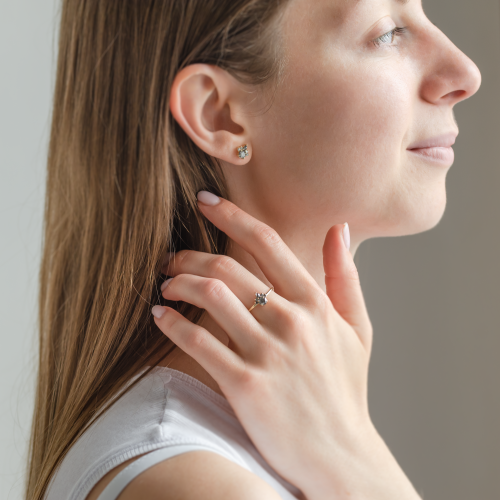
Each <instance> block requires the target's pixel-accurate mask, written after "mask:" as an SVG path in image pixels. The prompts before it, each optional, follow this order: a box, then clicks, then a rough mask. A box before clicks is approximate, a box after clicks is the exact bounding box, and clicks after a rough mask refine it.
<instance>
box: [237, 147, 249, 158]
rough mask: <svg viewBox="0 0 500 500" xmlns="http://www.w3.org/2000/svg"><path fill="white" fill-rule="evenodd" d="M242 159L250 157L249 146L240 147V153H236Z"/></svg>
mask: <svg viewBox="0 0 500 500" xmlns="http://www.w3.org/2000/svg"><path fill="white" fill-rule="evenodd" d="M236 154H237V155H238V156H239V157H240V158H241V159H243V158H245V157H246V156H248V155H249V153H248V146H247V145H246V144H244V145H243V146H240V147H239V148H238V152H237V153H236Z"/></svg>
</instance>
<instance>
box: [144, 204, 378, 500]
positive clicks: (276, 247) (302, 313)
mask: <svg viewBox="0 0 500 500" xmlns="http://www.w3.org/2000/svg"><path fill="white" fill-rule="evenodd" d="M215 199H217V198H215ZM218 200H219V202H218V203H217V204H215V205H213V206H210V205H206V204H203V203H199V208H200V210H201V212H202V213H203V214H204V215H205V216H206V217H207V218H208V219H209V220H210V221H211V222H212V223H213V224H215V225H216V226H217V227H218V228H220V229H221V230H222V231H224V232H225V233H226V234H227V235H228V236H229V237H230V238H231V239H232V240H234V241H235V242H236V243H237V244H238V245H240V246H241V247H242V248H243V249H244V250H246V251H247V252H249V253H250V254H251V255H252V256H253V257H254V259H255V260H256V262H257V264H258V265H259V267H260V269H261V270H262V272H263V273H264V275H265V276H266V278H267V279H268V281H269V282H270V283H272V285H274V292H271V293H270V294H269V295H268V301H269V302H268V303H267V304H266V305H265V306H264V307H261V306H257V307H255V308H254V309H253V311H252V312H249V311H248V308H249V307H250V306H251V305H252V301H253V298H254V297H255V292H262V293H265V292H266V291H267V290H268V289H269V287H268V286H267V285H266V284H264V283H263V282H262V281H261V280H260V279H258V278H257V277H256V276H254V275H253V274H252V273H250V272H249V271H248V270H247V269H245V268H244V267H243V266H241V265H240V264H239V263H238V262H236V261H235V260H233V259H231V258H229V257H227V256H220V255H211V254H207V253H202V252H195V251H190V250H183V251H181V252H179V253H177V254H176V255H175V257H174V258H173V259H171V260H170V263H169V264H168V269H167V272H166V274H168V275H169V276H173V279H172V280H171V281H170V283H169V284H168V286H167V287H166V288H165V289H164V290H163V296H164V297H165V298H166V299H168V300H174V301H179V300H181V301H185V302H188V303H190V304H194V305H196V306H198V307H200V308H202V309H205V310H206V311H207V312H208V313H209V314H210V315H211V316H212V317H213V319H214V320H215V321H216V322H217V323H218V324H219V325H220V327H221V328H222V329H223V330H224V331H225V332H226V333H227V335H228V337H229V339H230V345H231V347H232V349H230V348H229V347H228V346H226V345H224V344H223V343H222V342H220V341H219V340H218V339H216V338H215V337H214V336H213V335H212V334H211V333H210V332H208V331H207V330H206V329H204V328H202V327H201V326H199V325H195V324H193V323H191V322H190V321H188V320H187V319H186V318H184V317H183V316H182V315H181V314H179V313H178V312H176V311H175V310H173V309H171V308H168V307H162V306H155V307H154V308H153V309H154V311H153V312H154V314H155V316H161V317H155V322H156V324H157V325H158V327H159V328H160V329H161V330H162V331H163V332H164V333H165V335H167V336H168V337H169V338H170V339H171V340H172V341H173V342H175V344H177V345H178V346H179V347H180V348H181V349H182V350H183V351H184V352H186V353H187V354H188V355H189V356H191V357H192V358H194V359H195V360H196V361H197V362H198V363H199V364H200V365H201V366H202V367H203V368H204V369H205V370H206V371H207V372H208V373H209V374H210V375H211V376H212V377H213V379H214V380H215V381H216V382H217V383H218V385H219V387H220V389H221V391H222V392H223V393H224V395H225V396H226V398H227V400H228V401H229V403H230V404H231V406H232V408H233V410H234V412H235V413H236V415H237V417H238V419H239V420H240V422H241V424H242V426H243V427H244V429H245V430H246V432H247V434H248V435H249V437H250V438H251V440H252V441H253V443H254V444H255V446H256V448H257V449H258V450H259V451H260V453H261V454H262V456H263V457H264V458H265V460H266V461H267V462H268V463H269V464H270V465H271V466H272V467H273V468H274V469H275V470H276V471H277V472H278V473H279V474H280V475H281V476H282V477H284V478H285V479H287V480H288V481H289V482H290V483H292V484H294V485H296V486H297V487H298V488H300V489H301V490H302V491H304V492H306V490H307V488H308V486H309V484H310V483H311V481H313V480H314V478H315V474H317V470H318V467H317V466H318V464H319V463H322V464H324V463H326V462H327V461H328V463H331V461H332V457H336V458H338V462H339V464H341V463H344V462H345V457H346V454H347V453H351V452H352V451H353V448H356V447H357V446H359V443H360V440H362V436H366V435H368V434H369V433H370V432H371V431H372V426H371V421H370V417H369V413H368V403H367V378H368V364H369V358H370V352H371V345H372V326H371V322H370V320H369V317H368V313H367V310H366V306H365V303H364V299H363V294H362V291H361V287H360V283H359V279H358V274H357V270H356V267H355V264H354V261H353V259H352V256H351V254H350V252H349V251H348V249H347V248H346V246H345V244H344V239H343V235H342V230H343V228H344V225H343V224H337V225H335V226H333V227H332V228H331V229H330V230H329V231H328V233H327V235H326V238H325V243H324V247H323V264H324V269H325V275H326V277H325V281H326V294H325V292H323V290H322V289H321V288H320V286H319V285H318V284H317V283H316V281H315V280H314V279H313V278H312V276H311V275H310V274H309V273H308V272H307V270H306V269H305V268H304V266H303V265H302V264H301V263H300V262H299V260H298V259H297V257H296V256H295V255H294V254H293V253H292V251H291V250H290V249H289V248H288V247H287V246H286V245H285V243H284V242H283V241H282V240H281V238H280V237H279V236H278V234H277V233H276V231H274V230H273V229H271V228H270V227H269V226H267V225H265V224H263V223H262V222H260V221H258V220H256V219H255V218H253V217H251V216H250V215H249V214H247V213H245V212H244V211H242V210H241V209H239V208H238V207H236V206H235V205H234V204H232V203H230V202H229V201H227V200H224V199H221V198H218ZM332 465H333V464H332ZM333 468H335V467H333ZM334 472H335V471H334V470H332V473H334Z"/></svg>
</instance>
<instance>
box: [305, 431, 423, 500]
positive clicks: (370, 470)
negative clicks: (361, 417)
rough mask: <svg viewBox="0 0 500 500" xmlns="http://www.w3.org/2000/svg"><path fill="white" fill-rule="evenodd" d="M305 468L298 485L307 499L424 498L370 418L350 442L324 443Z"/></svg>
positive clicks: (403, 499) (380, 499) (390, 499)
mask: <svg viewBox="0 0 500 500" xmlns="http://www.w3.org/2000/svg"><path fill="white" fill-rule="evenodd" d="M306 469H307V474H303V475H301V477H302V478H303V479H304V480H303V481H302V482H301V484H297V486H298V487H299V488H300V489H301V491H302V492H303V493H304V495H305V498H306V499H307V500H331V499H332V498H335V499H336V500H337V499H338V500H344V499H345V500H347V499H348V500H421V497H420V496H419V495H418V493H417V492H416V491H415V489H414V487H413V485H412V484H411V482H410V480H409V479H408V477H407V476H406V475H405V473H404V472H403V470H402V469H401V467H400V466H399V464H398V463H397V461H396V459H395V457H394V455H393V454H392V453H391V451H390V450H389V448H388V447H387V445H386V443H385V441H384V440H383V439H382V437H381V436H380V434H379V433H378V432H377V430H376V429H375V427H374V426H373V425H372V424H371V422H370V425H368V426H367V427H366V428H365V429H363V430H362V431H360V432H358V433H357V436H356V438H355V439H354V440H349V442H348V443H347V440H346V442H345V443H344V444H343V445H341V446H339V445H338V443H337V444H335V445H331V444H330V445H326V443H325V446H322V447H321V449H320V451H319V452H318V454H317V455H316V456H315V457H313V458H312V459H311V460H309V461H308V464H307V465H306ZM298 482H299V481H297V483H298Z"/></svg>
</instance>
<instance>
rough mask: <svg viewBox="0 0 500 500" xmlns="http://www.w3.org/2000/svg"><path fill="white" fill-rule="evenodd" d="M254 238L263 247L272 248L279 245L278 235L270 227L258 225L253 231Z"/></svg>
mask: <svg viewBox="0 0 500 500" xmlns="http://www.w3.org/2000/svg"><path fill="white" fill-rule="evenodd" d="M254 232H255V236H256V238H257V239H258V240H259V241H260V242H261V243H263V244H264V245H266V246H268V247H271V248H274V247H277V246H279V245H280V244H281V238H280V235H279V234H278V233H277V232H276V230H274V229H273V228H272V227H269V226H266V225H265V224H259V225H257V227H256V228H255V230H254Z"/></svg>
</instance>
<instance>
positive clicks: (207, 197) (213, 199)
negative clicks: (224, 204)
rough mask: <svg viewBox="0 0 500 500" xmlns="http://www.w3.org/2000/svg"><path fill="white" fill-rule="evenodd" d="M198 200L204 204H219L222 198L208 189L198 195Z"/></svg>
mask: <svg viewBox="0 0 500 500" xmlns="http://www.w3.org/2000/svg"><path fill="white" fill-rule="evenodd" d="M197 198H198V201H199V202H201V203H203V204H204V205H210V206H213V205H217V203H219V202H220V198H219V197H218V196H215V194H212V193H209V192H208V191H200V192H199V193H198V195H197Z"/></svg>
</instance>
